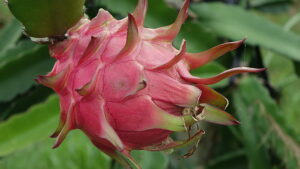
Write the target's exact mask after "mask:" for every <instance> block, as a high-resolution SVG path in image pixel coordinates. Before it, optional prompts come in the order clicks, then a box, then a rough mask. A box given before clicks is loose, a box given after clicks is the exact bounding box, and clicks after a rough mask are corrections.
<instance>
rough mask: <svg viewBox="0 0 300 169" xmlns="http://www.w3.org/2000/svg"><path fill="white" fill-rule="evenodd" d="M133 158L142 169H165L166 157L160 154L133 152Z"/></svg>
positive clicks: (166, 164)
mask: <svg viewBox="0 0 300 169" xmlns="http://www.w3.org/2000/svg"><path fill="white" fill-rule="evenodd" d="M132 155H133V157H134V158H135V159H136V160H137V161H138V163H139V164H140V165H141V166H142V168H143V169H166V168H167V166H168V157H167V155H165V154H163V153H162V152H149V151H133V152H132Z"/></svg>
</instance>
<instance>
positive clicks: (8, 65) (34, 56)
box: [0, 43, 53, 101]
mask: <svg viewBox="0 0 300 169" xmlns="http://www.w3.org/2000/svg"><path fill="white" fill-rule="evenodd" d="M30 46H31V45H30V44H27V43H20V44H19V45H18V46H16V47H15V48H13V49H12V50H11V51H10V52H7V53H6V55H7V56H3V57H1V58H0V93H1V95H0V101H8V100H10V99H12V98H14V97H15V96H16V95H17V94H20V93H24V92H25V91H27V90H28V89H29V88H30V87H31V86H32V85H34V84H35V82H34V80H33V79H34V78H36V77H37V75H40V74H45V73H46V72H47V71H49V70H50V69H51V66H52V65H53V60H52V59H51V58H50V57H49V53H48V49H47V47H46V46H41V45H34V46H33V47H32V48H31V47H30ZM22 50H23V51H22ZM20 51H22V52H20Z"/></svg>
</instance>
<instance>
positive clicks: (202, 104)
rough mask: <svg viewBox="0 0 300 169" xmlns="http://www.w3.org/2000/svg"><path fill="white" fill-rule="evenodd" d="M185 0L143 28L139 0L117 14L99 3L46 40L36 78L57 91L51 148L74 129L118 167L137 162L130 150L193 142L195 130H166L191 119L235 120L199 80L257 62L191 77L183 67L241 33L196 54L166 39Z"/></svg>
mask: <svg viewBox="0 0 300 169" xmlns="http://www.w3.org/2000/svg"><path fill="white" fill-rule="evenodd" d="M189 3H190V0H185V2H184V4H183V7H182V8H181V10H180V12H179V14H178V17H177V19H176V20H175V22H174V23H173V24H171V25H169V26H165V27H161V28H157V29H150V28H145V27H144V26H143V23H144V17H145V13H146V9H147V0H139V2H138V5H137V7H136V9H135V11H134V12H133V13H131V14H128V17H126V18H124V19H122V20H116V19H115V18H113V17H112V16H111V15H110V13H109V12H107V11H105V10H103V9H100V11H99V14H98V15H97V16H96V17H95V18H93V19H92V20H89V19H87V18H82V19H81V20H80V21H79V22H78V23H77V24H76V25H75V26H73V27H72V28H71V29H69V31H68V32H67V39H65V40H64V41H61V42H58V43H54V44H52V45H50V46H49V50H50V55H51V56H52V57H53V58H55V59H56V60H57V61H56V63H55V65H54V68H53V70H52V71H51V72H50V73H49V74H48V75H46V76H39V77H38V78H37V81H38V82H39V83H41V84H43V85H45V86H48V87H50V88H52V89H53V90H54V91H55V92H56V93H57V94H58V95H59V97H60V107H61V113H60V115H61V116H60V123H59V126H58V128H57V130H56V131H55V132H54V133H53V135H52V137H55V138H57V140H56V143H55V145H54V148H55V147H58V146H59V145H60V144H61V143H62V141H63V140H64V138H65V137H66V135H67V134H68V132H69V131H70V130H73V129H80V130H82V131H83V132H84V133H85V134H86V135H87V136H88V137H89V139H90V140H91V141H92V143H93V144H94V145H95V146H96V147H98V148H99V149H100V150H102V151H103V152H105V153H106V154H108V155H110V156H111V157H112V158H114V159H116V160H117V161H118V162H120V163H121V164H123V165H124V166H125V167H128V168H130V166H135V167H136V168H140V167H139V166H138V164H136V162H135V161H134V159H133V158H132V157H131V156H130V151H131V150H149V151H158V150H168V149H173V148H176V147H180V146H183V145H187V144H191V143H196V142H197V141H198V140H199V138H200V137H201V135H202V134H204V131H203V130H198V131H196V132H195V133H194V135H192V136H190V137H189V138H188V139H187V140H185V141H173V140H171V139H170V138H169V135H170V134H171V133H173V132H182V131H188V130H189V129H190V128H191V126H192V125H193V124H196V123H197V122H199V121H208V122H212V123H217V124H223V125H233V124H238V121H237V120H236V119H235V118H234V117H233V116H231V115H230V114H229V113H226V112H225V111H224V110H225V108H226V107H227V105H228V101H227V99H226V98H225V97H224V96H222V95H221V94H219V93H218V92H216V91H215V90H213V89H211V88H209V87H208V86H207V85H210V84H214V83H217V82H219V81H221V80H222V79H224V78H226V77H229V76H233V75H235V74H238V73H242V72H259V71H262V70H264V69H254V68H246V67H239V68H233V69H230V70H227V71H225V72H223V73H220V74H219V75H216V76H215V77H211V78H199V77H194V76H192V75H191V74H190V73H189V71H190V70H192V69H195V68H197V67H199V66H202V65H204V64H206V63H208V62H209V61H212V60H214V59H216V58H218V57H219V56H221V55H223V54H225V53H226V52H229V51H232V50H234V49H236V48H238V47H239V46H240V45H241V44H242V43H243V41H244V40H240V41H236V42H229V43H224V44H221V45H219V46H216V47H213V48H211V49H208V50H207V51H204V52H200V53H188V52H187V51H186V41H185V40H183V41H182V44H181V47H180V49H179V50H178V49H176V48H175V47H173V45H172V41H173V39H174V38H175V37H176V35H177V34H178V32H179V30H180V27H181V25H182V24H183V23H184V21H185V19H186V18H187V17H188V7H189Z"/></svg>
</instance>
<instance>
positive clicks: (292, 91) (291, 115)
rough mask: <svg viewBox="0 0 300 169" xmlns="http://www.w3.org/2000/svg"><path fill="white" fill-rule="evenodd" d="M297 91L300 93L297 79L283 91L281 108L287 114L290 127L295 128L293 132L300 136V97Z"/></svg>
mask: <svg viewBox="0 0 300 169" xmlns="http://www.w3.org/2000/svg"><path fill="white" fill-rule="evenodd" d="M296 91H300V79H297V80H295V81H293V82H290V83H289V84H286V85H285V86H284V87H283V89H282V91H281V100H280V107H281V109H282V111H283V112H284V114H285V116H284V117H285V119H286V121H287V123H288V124H289V125H290V126H293V130H295V132H296V133H297V135H298V136H300V128H299V127H298V126H299V121H300V113H299V111H298V109H299V103H300V95H299V94H297V92H296ZM299 140H300V138H299Z"/></svg>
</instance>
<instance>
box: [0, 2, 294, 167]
mask: <svg viewBox="0 0 300 169" xmlns="http://www.w3.org/2000/svg"><path fill="white" fill-rule="evenodd" d="M135 4H136V0H87V1H86V7H87V11H86V12H87V13H88V15H89V16H90V17H94V16H95V15H96V13H97V11H98V9H99V8H104V9H106V10H109V11H110V12H112V13H113V14H114V16H115V17H117V18H122V17H124V16H126V15H127V13H128V12H130V11H132V10H133V9H134V6H135ZM181 4H182V1H181V0H165V1H162V0H149V11H148V15H147V20H146V26H149V27H158V26H162V25H167V24H170V23H171V22H172V21H173V20H174V19H175V17H176V15H177V11H178V8H179V7H180V5H181ZM190 15H191V17H190V18H189V19H188V21H187V22H186V23H185V24H184V26H183V28H182V31H181V34H180V35H179V36H178V38H177V40H176V41H175V42H174V43H175V44H176V45H179V43H180V41H181V39H182V38H185V39H186V40H187V42H188V43H187V44H188V49H189V51H191V52H197V51H201V50H205V49H208V48H210V47H212V46H214V45H217V44H220V43H223V42H225V41H233V40H240V39H243V38H244V37H246V38H247V39H248V40H247V41H246V44H245V45H244V46H242V47H241V48H239V49H238V50H237V51H235V52H232V53H230V54H227V55H226V56H223V57H222V58H221V59H218V60H217V61H216V62H213V63H211V64H209V65H206V66H203V67H201V68H199V69H197V70H196V71H193V73H194V74H196V75H199V76H201V77H207V76H211V75H213V74H216V73H219V72H221V71H223V70H225V69H228V68H230V67H235V66H245V65H246V66H251V67H266V68H268V71H267V72H263V73H260V74H256V75H253V74H252V75H242V76H236V77H234V78H231V79H229V80H225V81H222V82H220V83H218V84H216V85H214V88H216V89H217V90H218V91H220V92H222V93H223V94H225V95H226V96H227V97H228V98H229V100H230V101H231V104H230V107H229V108H228V111H229V112H231V113H232V114H233V115H235V116H236V117H237V118H238V119H239V120H240V121H241V125H239V126H233V127H224V126H217V125H213V124H206V123H203V124H202V125H201V126H202V127H203V128H205V130H206V133H207V134H206V135H205V136H204V137H203V139H202V140H201V142H200V144H199V147H198V150H197V152H196V153H195V154H194V155H193V156H191V157H190V158H188V159H183V158H182V155H183V154H184V153H185V152H186V151H187V150H176V151H175V152H173V153H172V154H171V155H166V153H159V152H157V153H149V152H143V151H139V152H134V155H135V156H136V157H137V159H138V161H139V162H140V164H141V165H142V166H143V167H144V169H167V168H168V169H299V168H300V124H299V121H300V112H299V103H300V78H299V74H300V1H296V0H221V1H219V0H216V1H210V0H202V1H201V0H195V1H193V3H192V4H191V10H190ZM53 63H54V60H53V59H51V58H50V57H49V54H48V50H47V47H46V46H43V45H39V44H35V43H33V42H31V41H30V40H29V39H28V38H27V37H25V36H24V35H23V34H22V27H21V25H20V24H19V23H18V22H17V21H16V20H15V19H13V17H12V16H11V14H10V12H9V11H8V9H7V7H6V6H5V4H4V3H3V2H2V1H1V3H0V169H24V168H31V169H95V168H97V169H112V168H114V169H117V168H120V166H118V165H117V164H115V163H114V161H112V160H111V159H110V158H108V157H107V156H106V155H104V154H103V153H101V152H100V151H98V150H97V149H96V148H94V147H93V146H92V144H89V143H88V142H89V141H88V140H87V138H86V137H85V136H84V135H83V134H82V133H81V132H79V131H74V132H71V134H70V135H69V136H68V138H67V139H66V140H65V142H64V143H63V144H62V145H61V147H60V148H58V149H55V150H52V149H51V146H52V144H53V142H54V140H52V139H50V138H49V137H48V136H49V135H50V133H51V132H52V131H53V130H54V129H55V127H56V125H57V124H56V123H57V122H58V112H59V107H58V99H57V96H56V95H55V94H54V93H53V91H51V90H50V89H48V88H46V87H43V86H41V85H38V84H36V83H35V81H34V80H33V79H34V78H35V77H36V76H37V75H40V74H46V73H47V72H48V71H50V69H51V67H52V65H53ZM175 137H181V136H180V135H176V136H175Z"/></svg>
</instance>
